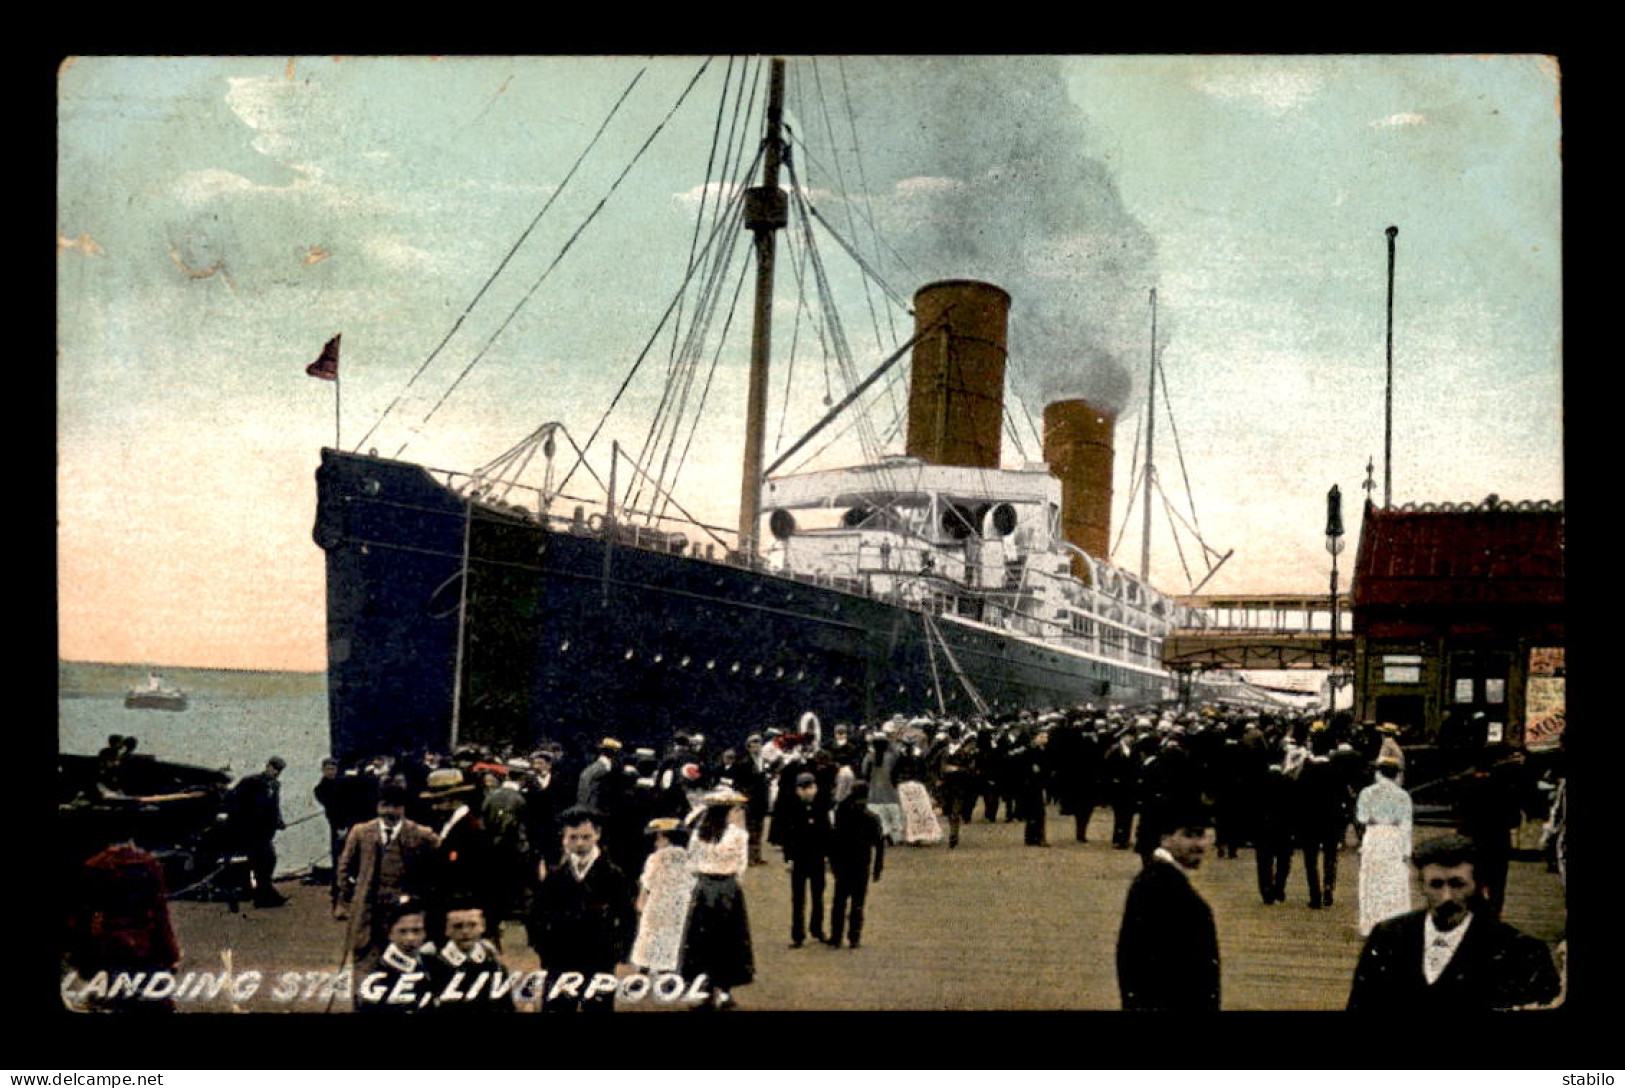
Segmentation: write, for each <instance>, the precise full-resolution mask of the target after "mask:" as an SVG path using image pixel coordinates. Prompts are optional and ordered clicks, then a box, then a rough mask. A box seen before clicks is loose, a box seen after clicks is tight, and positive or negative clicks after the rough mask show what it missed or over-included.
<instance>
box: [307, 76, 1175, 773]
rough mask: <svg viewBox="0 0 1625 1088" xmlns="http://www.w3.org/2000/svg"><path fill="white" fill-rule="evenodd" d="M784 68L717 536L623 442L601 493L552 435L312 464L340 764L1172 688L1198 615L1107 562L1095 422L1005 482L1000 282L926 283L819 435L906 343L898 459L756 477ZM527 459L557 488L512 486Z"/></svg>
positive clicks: (1140, 695)
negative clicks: (577, 477) (403, 754)
mask: <svg viewBox="0 0 1625 1088" xmlns="http://www.w3.org/2000/svg"><path fill="white" fill-rule="evenodd" d="M773 74H774V78H773V79H772V81H771V83H772V88H773V89H772V91H770V97H769V104H768V108H767V113H766V139H765V140H764V141H763V148H764V158H763V162H762V173H761V178H762V183H761V185H759V186H756V187H753V188H750V189H746V190H744V191H743V192H742V193H741V194H740V199H741V200H742V220H743V224H744V227H745V228H746V229H747V230H749V231H750V232H752V234H753V235H754V236H755V244H756V255H757V299H758V305H757V323H758V324H757V329H758V332H757V335H756V337H755V339H754V341H753V351H752V360H751V397H750V402H751V403H750V413H749V416H750V418H748V419H747V421H746V440H745V468H744V471H743V481H744V482H743V486H742V493H741V512H740V521H739V526H738V529H737V531H736V532H734V533H732V534H731V538H732V539H731V542H730V534H729V532H728V531H727V530H722V529H719V528H718V527H716V526H710V525H705V524H703V523H700V522H698V521H697V520H696V519H693V518H689V517H687V516H686V515H684V516H676V515H672V516H664V515H665V514H669V512H670V510H671V509H672V508H673V507H675V508H676V510H677V511H678V513H679V514H681V512H682V507H681V506H678V505H677V503H676V500H675V499H674V498H672V497H671V496H669V495H667V494H665V493H664V492H661V491H660V490H659V488H658V485H655V486H653V487H651V488H650V489H649V490H650V491H651V492H652V493H653V494H654V495H655V496H656V497H655V499H652V500H648V501H644V502H642V503H641V504H640V503H639V502H637V501H633V500H629V499H628V498H627V496H628V495H630V493H631V489H630V487H628V486H627V481H628V480H630V479H634V478H647V477H649V475H650V473H649V470H648V468H647V467H645V466H643V465H640V464H639V463H638V460H637V459H636V458H634V457H632V456H631V455H630V454H629V453H627V452H626V451H623V450H620V449H619V448H616V449H615V450H614V451H613V452H612V454H611V467H610V471H609V473H608V476H609V479H608V481H607V483H605V484H604V485H603V489H604V495H603V498H602V500H600V501H593V500H590V499H585V498H583V497H581V496H577V495H573V494H570V493H567V492H566V491H565V490H564V487H565V485H566V484H568V482H569V479H570V476H571V473H561V472H557V471H555V464H554V462H555V459H556V458H557V457H558V455H559V453H560V451H561V450H564V449H565V448H566V446H565V444H566V443H568V446H569V448H570V449H573V450H574V451H575V452H576V453H577V454H578V455H579V457H578V459H577V460H576V462H575V463H576V465H578V466H579V465H581V464H582V463H583V462H584V461H585V453H584V452H583V450H582V447H581V446H579V445H577V444H576V442H575V439H574V437H573V436H571V435H570V433H569V432H568V431H567V430H565V428H564V427H563V426H562V425H561V424H558V423H549V424H547V425H545V426H543V427H542V428H539V429H538V430H536V431H535V432H534V433H533V434H531V435H530V436H529V437H528V438H527V439H526V441H525V442H523V443H521V444H520V446H518V447H516V448H515V449H514V450H510V451H509V452H508V453H507V454H504V455H503V456H502V457H500V458H498V459H496V460H495V461H493V462H492V463H491V464H489V465H487V466H485V468H483V469H480V470H476V471H474V472H455V471H446V470H440V469H432V468H429V467H426V466H423V465H420V464H416V463H411V462H408V461H405V460H400V459H396V458H390V457H385V456H379V455H377V454H376V453H375V452H372V453H365V454H363V453H360V452H347V451H345V450H342V449H336V448H335V449H325V450H323V452H322V461H321V466H320V468H319V469H318V471H317V485H318V506H317V515H316V525H315V532H314V536H315V540H316V543H317V544H318V545H319V546H320V547H321V548H322V549H323V550H324V551H325V553H326V568H327V609H328V639H329V663H328V685H329V701H330V714H331V719H330V720H331V731H332V746H333V750H334V752H335V754H336V755H339V756H340V757H341V758H359V757H364V756H367V755H370V754H373V753H377V752H384V751H409V750H412V749H415V748H419V747H423V746H433V747H438V748H446V747H450V746H454V745H457V744H465V743H486V744H492V745H513V746H516V747H524V746H528V745H530V744H532V743H534V742H536V741H537V740H539V739H541V738H550V739H554V740H560V741H563V742H564V743H566V744H567V745H571V746H575V747H578V748H585V747H586V746H589V745H590V744H592V743H593V742H595V741H596V740H597V739H598V738H599V737H601V736H603V735H605V734H613V735H615V736H617V737H619V738H620V739H621V740H622V741H623V742H624V743H626V744H627V745H628V746H634V745H647V746H652V747H659V746H661V745H663V744H664V742H665V741H667V740H668V739H669V737H670V736H671V734H672V733H673V732H674V731H676V730H688V731H694V732H702V733H704V734H705V735H706V736H707V737H710V738H713V739H714V740H716V741H717V742H719V743H736V742H737V741H738V740H739V739H740V738H742V737H743V735H744V734H745V733H747V732H750V731H756V730H760V729H763V728H765V727H768V726H773V725H777V726H779V727H781V728H783V729H786V730H793V729H795V728H796V727H797V725H798V723H800V722H802V721H804V716H805V715H806V714H808V713H809V712H811V713H812V714H813V715H815V716H816V718H817V719H818V720H820V721H822V722H825V723H830V722H834V721H850V722H860V723H873V722H876V721H878V720H880V719H882V718H884V717H886V716H889V715H892V714H896V713H905V714H907V713H917V712H920V711H922V710H929V711H933V712H942V713H947V714H951V715H957V716H970V715H975V714H991V713H999V712H1003V711H1010V710H1017V709H1040V708H1047V707H1053V706H1068V705H1076V704H1081V703H1086V702H1092V703H1095V704H1097V705H1102V704H1106V703H1115V704H1134V703H1141V702H1145V701H1150V700H1155V699H1162V698H1167V697H1170V696H1172V695H1173V694H1174V690H1175V685H1174V683H1173V680H1172V679H1171V677H1170V675H1169V674H1168V673H1167V672H1166V671H1165V669H1164V668H1163V667H1162V664H1161V650H1162V642H1163V638H1164V636H1165V635H1166V634H1167V632H1168V631H1169V630H1170V628H1171V627H1173V626H1176V625H1179V624H1182V623H1187V622H1190V621H1191V617H1188V616H1181V615H1180V613H1181V612H1182V611H1183V610H1182V609H1181V608H1180V607H1179V606H1177V605H1176V604H1175V603H1174V602H1173V601H1172V600H1171V599H1170V598H1168V597H1167V596H1165V595H1163V594H1162V593H1159V592H1158V591H1156V590H1155V589H1153V588H1152V587H1151V586H1150V585H1149V584H1148V583H1147V581H1146V580H1145V579H1143V578H1141V577H1136V576H1135V575H1133V574H1130V573H1129V572H1127V571H1124V570H1121V569H1118V568H1117V567H1114V566H1113V565H1111V564H1110V563H1109V562H1107V561H1106V559H1105V557H1106V556H1107V555H1108V553H1109V548H1108V544H1109V534H1110V520H1111V513H1112V509H1111V503H1112V491H1111V486H1112V461H1113V428H1114V420H1113V417H1112V415H1111V413H1110V412H1108V411H1105V410H1102V409H1101V408H1099V407H1097V406H1095V405H1092V404H1090V403H1088V402H1087V401H1084V400H1077V399H1071V400H1060V401H1057V402H1055V403H1052V404H1049V405H1048V406H1047V407H1046V408H1045V409H1044V413H1043V422H1044V434H1043V442H1044V459H1045V460H1044V462H1042V463H1028V464H1026V465H1024V466H1023V467H1020V468H1002V467H1001V447H1000V442H1001V423H1002V421H1003V419H1004V415H1005V412H1004V405H1003V392H1004V385H1005V373H1004V371H1005V362H1006V354H1007V348H1006V328H1007V322H1008V318H1009V307H1010V301H1011V300H1010V297H1009V295H1008V294H1007V293H1006V292H1005V291H1004V290H1002V289H1001V288H1000V287H998V286H995V285H992V284H988V283H984V282H979V281H974V280H950V281H939V282H935V283H931V284H928V285H926V286H925V287H923V288H921V289H920V291H919V292H918V293H917V294H916V296H915V299H914V314H915V333H914V336H913V338H912V339H911V340H910V341H909V342H908V343H907V344H905V345H904V347H903V348H902V349H899V350H898V352H896V353H895V354H894V355H893V356H892V357H891V358H890V359H888V360H887V362H886V363H885V364H883V365H882V367H881V368H880V369H879V370H877V371H876V372H875V373H874V374H871V375H870V376H869V378H868V379H866V380H865V381H864V382H863V383H857V382H850V383H849V385H850V386H851V387H852V388H851V394H850V395H849V396H848V397H847V399H846V401H843V402H842V403H841V404H837V405H835V406H834V407H833V409H832V410H831V412H830V413H829V415H827V416H826V417H825V421H826V422H827V421H829V420H830V419H833V418H834V417H835V416H836V415H838V414H839V413H840V412H841V411H842V410H843V409H844V408H845V407H846V406H847V404H848V403H849V402H850V401H852V400H853V399H855V398H856V396H857V395H858V393H859V392H861V390H862V388H863V387H866V386H868V385H869V383H871V382H873V381H875V380H876V379H877V378H878V376H879V375H880V373H881V371H883V370H885V368H886V367H887V366H890V365H891V364H892V363H894V362H896V361H897V360H898V359H900V358H902V357H903V356H904V355H905V354H907V353H908V352H910V351H911V352H912V355H911V365H912V371H911V375H912V376H911V382H910V393H909V399H908V409H907V413H908V414H907V438H906V448H905V451H904V453H903V454H902V455H897V456H880V457H878V458H873V459H871V460H870V462H869V463H865V464H860V465H856V466H853V467H850V468H843V469H826V470H821V471H808V472H791V473H787V474H775V473H776V470H777V468H778V467H779V465H780V464H782V463H783V462H784V461H785V460H786V458H787V457H788V454H786V455H785V456H781V457H779V458H778V460H777V462H775V464H773V465H770V466H766V468H765V469H764V466H763V455H762V447H763V442H762V441H761V434H762V415H763V400H764V397H763V395H761V394H765V390H766V365H767V358H766V344H767V342H768V337H767V335H766V334H765V333H764V332H763V331H762V330H763V329H764V327H765V326H766V324H767V323H768V321H769V319H770V313H771V308H770V303H771V293H772V282H773V237H774V233H775V231H777V230H778V229H779V228H781V227H783V226H784V225H785V221H786V204H787V203H788V202H789V198H787V195H786V191H785V190H783V189H781V188H780V186H779V182H778V171H779V168H780V164H781V160H780V154H781V150H782V147H783V143H782V136H781V131H780V111H781V102H782V97H776V96H781V95H782V91H781V88H782V69H781V66H780V62H777V61H775V62H774V63H773ZM764 300H765V301H764ZM759 391H760V392H759ZM822 425H823V424H822V423H821V424H820V426H822ZM816 430H818V428H816V427H815V428H814V431H816ZM809 437H810V435H809ZM803 441H805V439H804V440H803ZM590 444H591V443H590V440H589V443H588V445H590ZM538 452H540V453H541V454H542V457H543V461H544V462H545V464H546V467H547V472H546V476H547V481H548V483H547V484H545V485H544V486H542V487H539V488H538V487H526V486H522V485H520V484H518V483H517V482H516V480H515V479H514V478H513V477H514V474H515V472H516V471H517V468H518V467H521V466H523V465H528V464H529V463H530V462H531V461H532V459H533V458H534V457H535V455H536V454H537V453H538ZM617 471H619V472H620V473H621V474H622V476H621V479H620V481H619V484H618V483H617ZM572 472H573V469H572ZM561 476H562V478H563V481H564V482H563V483H559V484H557V485H556V486H555V485H554V483H553V481H555V480H558V479H560V478H561ZM657 511H658V512H659V513H661V514H662V516H658V517H657V516H655V515H656V512H657ZM702 538H705V539H702Z"/></svg>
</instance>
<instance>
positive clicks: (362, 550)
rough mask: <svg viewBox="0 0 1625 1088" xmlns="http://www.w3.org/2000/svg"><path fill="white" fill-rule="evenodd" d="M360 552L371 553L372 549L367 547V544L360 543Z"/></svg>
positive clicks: (363, 553)
mask: <svg viewBox="0 0 1625 1088" xmlns="http://www.w3.org/2000/svg"><path fill="white" fill-rule="evenodd" d="M361 554H362V555H371V554H372V549H371V548H369V547H367V545H365V544H363V545H361Z"/></svg>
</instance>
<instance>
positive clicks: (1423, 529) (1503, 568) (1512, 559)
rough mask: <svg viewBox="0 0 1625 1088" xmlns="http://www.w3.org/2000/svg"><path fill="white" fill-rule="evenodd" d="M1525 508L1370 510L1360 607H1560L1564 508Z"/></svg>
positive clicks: (1357, 576) (1357, 573) (1359, 571)
mask: <svg viewBox="0 0 1625 1088" xmlns="http://www.w3.org/2000/svg"><path fill="white" fill-rule="evenodd" d="M1506 505H1507V506H1510V505H1511V504H1506ZM1519 505H1520V506H1523V507H1526V508H1525V509H1518V508H1516V507H1514V508H1511V509H1508V508H1506V507H1505V506H1502V507H1496V508H1487V507H1485V506H1468V507H1465V508H1463V507H1457V508H1455V509H1440V510H1412V509H1388V510H1383V509H1378V508H1376V507H1372V508H1371V509H1368V510H1367V511H1366V516H1365V523H1364V525H1363V527H1362V528H1361V532H1360V550H1359V554H1358V555H1357V557H1356V559H1355V567H1354V606H1355V607H1356V608H1361V607H1366V606H1370V605H1395V604H1466V603H1472V604H1562V603H1563V511H1562V508H1561V506H1558V507H1557V508H1555V509H1546V510H1541V509H1538V508H1537V509H1529V508H1527V507H1529V506H1531V505H1532V504H1519ZM1542 505H1549V504H1542Z"/></svg>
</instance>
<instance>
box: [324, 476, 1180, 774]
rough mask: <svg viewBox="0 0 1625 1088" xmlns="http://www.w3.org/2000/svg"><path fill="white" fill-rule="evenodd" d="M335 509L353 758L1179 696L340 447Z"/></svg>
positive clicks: (333, 636)
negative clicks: (501, 499) (615, 536)
mask: <svg viewBox="0 0 1625 1088" xmlns="http://www.w3.org/2000/svg"><path fill="white" fill-rule="evenodd" d="M318 493H319V502H318V514H317V524H316V531H315V537H316V542H317V543H318V544H319V545H320V546H321V547H322V548H323V549H325V551H326V552H327V581H328V635H329V667H328V686H329V701H330V711H331V730H332V741H333V748H334V752H335V754H336V755H338V756H339V757H340V758H345V759H354V758H364V757H367V756H370V755H373V754H377V753H380V752H395V751H410V750H413V749H416V748H420V747H425V746H428V747H435V748H445V747H448V746H450V745H452V744H464V743H484V744H490V745H496V746H502V745H512V746H515V747H525V746H528V745H530V744H532V743H534V742H535V741H537V740H539V739H541V738H544V737H545V738H550V739H555V740H560V741H563V742H565V743H566V744H571V745H588V744H590V743H591V742H592V741H595V740H596V739H597V738H598V737H600V736H603V735H605V734H613V735H615V736H617V737H619V738H621V739H622V740H623V741H624V742H626V743H628V744H637V745H648V746H658V745H662V744H664V743H665V742H666V741H667V740H669V739H670V737H671V735H672V733H673V732H674V731H678V730H686V731H694V732H701V733H704V734H706V735H707V736H710V737H716V738H718V739H720V740H723V741H725V742H728V743H733V742H737V741H738V740H739V739H741V738H742V737H743V736H744V735H745V734H746V733H749V732H754V731H760V730H762V729H765V728H767V727H768V726H774V725H776V726H778V727H780V728H781V729H785V730H787V731H790V730H793V729H794V728H795V727H796V726H797V724H798V722H800V721H801V718H802V715H804V714H805V713H807V712H809V711H811V712H813V713H814V714H816V715H817V716H818V718H819V720H820V721H821V722H823V723H832V722H835V721H849V722H873V721H876V720H878V719H880V718H883V717H886V716H889V715H892V714H898V713H904V714H912V713H918V712H920V711H923V710H938V709H945V710H946V711H947V712H948V713H949V714H953V715H958V716H969V715H972V714H974V713H977V712H978V711H979V710H983V709H986V710H991V711H993V712H998V711H1005V710H1016V709H1023V708H1040V707H1050V706H1065V705H1076V704H1081V703H1085V702H1094V703H1096V704H1100V703H1102V702H1105V701H1111V702H1116V703H1125V704H1127V703H1135V702H1141V701H1146V700H1150V699H1157V698H1164V697H1166V696H1168V695H1169V694H1170V693H1171V688H1172V685H1171V681H1170V680H1169V677H1168V675H1167V674H1166V673H1165V672H1163V671H1162V670H1160V669H1156V668H1148V667H1142V666H1137V665H1133V664H1129V663H1127V662H1123V661H1109V660H1102V659H1098V658H1095V657H1092V656H1090V655H1087V654H1084V653H1080V652H1078V651H1076V650H1073V649H1070V648H1068V647H1065V646H1062V645H1056V644H1052V643H1046V641H1044V640H1042V639H1037V638H1028V637H1022V636H1020V635H1019V634H1015V633H1012V632H1008V631H1002V630H998V629H996V628H994V627H991V626H989V625H987V624H984V623H981V622H978V621H977V620H975V619H973V618H970V617H965V616H954V615H940V616H933V615H930V614H929V613H928V612H927V611H926V610H923V609H916V608H910V607H903V606H899V605H896V604H893V603H889V602H887V601H883V600H877V599H874V598H872V597H870V596H866V595H864V594H862V593H859V592H850V591H847V590H845V589H842V588H836V587H835V586H832V585H824V584H817V583H816V582H814V581H807V580H802V579H799V578H795V577H788V576H782V575H777V574H774V573H771V572H766V571H762V570H753V569H750V568H746V567H743V566H739V565H735V564H732V563H727V562H719V561H714V560H711V559H706V558H700V557H697V556H693V555H686V554H673V552H672V551H670V550H661V549H659V548H651V547H648V546H638V545H628V544H625V543H622V542H618V541H612V540H611V539H610V538H609V536H608V534H606V533H605V532H604V531H603V530H602V529H599V530H598V531H597V532H594V531H592V530H591V529H589V528H588V527H587V526H586V524H584V523H581V522H576V521H572V520H567V519H559V518H555V519H551V520H550V521H549V523H547V524H543V523H542V522H541V521H539V520H537V519H536V518H535V517H534V516H533V515H531V514H529V513H528V512H524V513H521V512H516V511H514V510H512V509H511V508H501V507H497V506H488V505H485V504H483V503H481V502H478V501H476V502H474V503H473V504H472V506H471V505H470V503H469V500H467V499H466V498H464V497H463V496H462V495H460V494H459V493H458V492H457V491H455V490H453V489H452V488H451V487H449V486H447V485H446V484H445V483H442V482H441V481H440V480H438V479H437V478H436V477H435V476H434V475H432V474H431V473H430V472H429V471H428V470H426V469H424V468H423V467H421V466H419V465H415V464H411V463H407V462H402V461H393V460H388V459H384V458H379V457H373V456H364V455H360V454H352V453H346V452H343V451H336V450H331V449H329V450H324V451H323V455H322V466H321V469H320V471H319V472H318ZM465 530H466V541H467V544H466V549H467V555H468V564H467V569H468V578H467V582H466V585H465V584H464V583H463V579H462V571H463V567H464V562H463V558H464V551H465ZM621 533H622V534H623V535H628V536H629V535H630V534H631V533H632V530H631V528H630V527H623V528H622V530H621ZM460 615H461V616H464V617H466V619H463V620H461V621H460V619H459V616H460ZM459 652H460V653H461V661H460V663H459ZM459 676H461V685H460V689H461V690H459V684H458V677H459ZM978 701H980V704H981V705H978ZM454 721H455V723H456V725H455V729H454V727H453V722H454Z"/></svg>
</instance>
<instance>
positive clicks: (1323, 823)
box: [1292, 723, 1348, 910]
mask: <svg viewBox="0 0 1625 1088" xmlns="http://www.w3.org/2000/svg"><path fill="white" fill-rule="evenodd" d="M1331 750H1332V744H1331V736H1330V734H1328V733H1327V732H1325V729H1324V727H1323V726H1321V725H1320V724H1319V723H1316V725H1314V726H1311V727H1310V734H1309V751H1310V755H1309V758H1308V759H1306V760H1305V761H1304V762H1303V765H1302V766H1301V767H1300V768H1299V770H1298V777H1297V781H1296V783H1295V788H1294V791H1293V793H1294V805H1293V817H1292V835H1293V838H1294V840H1295V841H1296V842H1297V844H1298V846H1299V847H1300V848H1302V850H1303V870H1304V877H1305V878H1306V879H1307V881H1308V883H1309V909H1310V910H1319V909H1320V908H1321V907H1322V906H1323V905H1324V906H1328V907H1329V906H1331V905H1332V896H1333V894H1334V893H1335V892H1336V890H1337V852H1338V850H1339V849H1341V847H1342V845H1343V835H1344V832H1345V831H1346V830H1347V828H1348V813H1347V810H1346V809H1345V807H1344V795H1345V794H1346V792H1347V789H1348V787H1347V783H1346V781H1345V779H1344V777H1343V774H1342V772H1341V770H1340V769H1339V768H1338V766H1337V765H1336V764H1335V763H1333V762H1332V760H1331Z"/></svg>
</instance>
